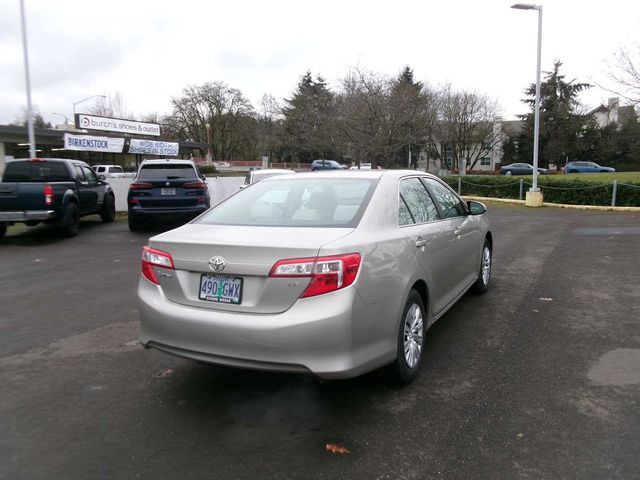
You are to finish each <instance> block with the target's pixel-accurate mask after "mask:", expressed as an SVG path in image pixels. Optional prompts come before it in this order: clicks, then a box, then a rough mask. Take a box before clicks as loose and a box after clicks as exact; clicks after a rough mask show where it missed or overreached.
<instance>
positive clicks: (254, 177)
mask: <svg viewBox="0 0 640 480" xmlns="http://www.w3.org/2000/svg"><path fill="white" fill-rule="evenodd" d="M292 173H296V171H295V170H291V169H288V168H265V169H263V170H250V171H249V172H248V173H247V175H246V176H245V177H244V185H242V187H240V188H244V187H248V186H249V185H251V184H252V183H256V182H259V181H260V180H264V179H265V178H269V177H273V176H275V175H290V174H292Z"/></svg>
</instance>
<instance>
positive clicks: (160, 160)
mask: <svg viewBox="0 0 640 480" xmlns="http://www.w3.org/2000/svg"><path fill="white" fill-rule="evenodd" d="M159 163H182V164H185V165H195V164H194V163H193V161H192V160H184V159H179V158H178V159H172V158H154V159H151V160H143V161H142V163H141V164H140V165H145V164H159Z"/></svg>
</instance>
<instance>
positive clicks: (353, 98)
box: [334, 68, 436, 167]
mask: <svg viewBox="0 0 640 480" xmlns="http://www.w3.org/2000/svg"><path fill="white" fill-rule="evenodd" d="M434 106H435V96H434V94H433V93H432V92H431V91H429V90H428V89H427V88H426V87H424V85H422V84H421V83H414V82H400V81H398V80H397V79H390V78H389V77H387V76H385V75H382V74H378V73H373V72H366V71H363V70H361V69H359V68H354V69H353V70H351V71H350V72H349V73H348V74H347V76H346V77H345V78H344V79H343V80H342V89H341V91H340V93H339V94H338V95H337V97H336V108H335V110H336V113H337V117H336V122H335V124H334V129H335V131H336V137H337V138H338V139H339V146H340V147H341V149H342V150H343V151H346V152H347V153H348V155H349V156H350V157H351V158H352V159H353V160H354V161H356V162H358V163H359V162H361V161H369V162H374V163H378V164H380V165H384V166H386V167H389V166H392V165H396V164H397V163H398V153H399V152H400V151H401V149H403V148H405V147H409V146H410V145H411V144H419V145H421V144H423V143H424V141H425V138H426V137H427V136H428V132H429V131H430V129H431V128H432V125H433V121H434V119H435V117H436V110H435V108H434ZM418 149H419V147H418V148H416V150H418ZM416 153H417V152H416ZM404 161H405V160H404V159H402V158H401V159H400V163H401V164H402V165H406V163H404Z"/></svg>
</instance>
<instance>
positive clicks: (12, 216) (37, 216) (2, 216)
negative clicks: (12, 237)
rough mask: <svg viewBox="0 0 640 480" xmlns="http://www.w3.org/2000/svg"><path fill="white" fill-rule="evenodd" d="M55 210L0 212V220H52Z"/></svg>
mask: <svg viewBox="0 0 640 480" xmlns="http://www.w3.org/2000/svg"><path fill="white" fill-rule="evenodd" d="M53 218H55V211H54V210H24V211H18V212H0V222H28V221H32V220H39V221H42V220H51V219H53Z"/></svg>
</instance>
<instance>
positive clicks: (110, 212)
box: [100, 194, 116, 223]
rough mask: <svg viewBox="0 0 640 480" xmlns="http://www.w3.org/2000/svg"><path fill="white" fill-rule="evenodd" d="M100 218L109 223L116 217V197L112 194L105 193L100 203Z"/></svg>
mask: <svg viewBox="0 0 640 480" xmlns="http://www.w3.org/2000/svg"><path fill="white" fill-rule="evenodd" d="M100 218H101V219H102V221H103V222H104V223H111V222H113V221H114V220H115V218H116V199H115V198H114V197H113V195H110V194H109V195H107V196H106V197H105V199H104V202H103V203H102V209H101V211H100Z"/></svg>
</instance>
